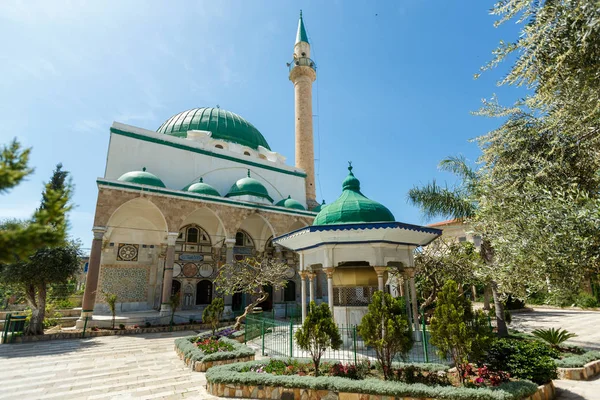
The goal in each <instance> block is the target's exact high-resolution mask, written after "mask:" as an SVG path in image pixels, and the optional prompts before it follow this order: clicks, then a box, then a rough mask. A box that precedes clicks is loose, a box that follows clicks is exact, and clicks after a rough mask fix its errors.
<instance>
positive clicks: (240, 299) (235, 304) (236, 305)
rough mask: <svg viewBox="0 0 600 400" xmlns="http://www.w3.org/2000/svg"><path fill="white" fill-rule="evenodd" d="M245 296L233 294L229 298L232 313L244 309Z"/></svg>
mask: <svg viewBox="0 0 600 400" xmlns="http://www.w3.org/2000/svg"><path fill="white" fill-rule="evenodd" d="M245 300H246V296H245V295H244V293H239V292H238V293H234V294H233V296H232V297H231V309H232V310H233V311H243V309H244V307H246V302H245Z"/></svg>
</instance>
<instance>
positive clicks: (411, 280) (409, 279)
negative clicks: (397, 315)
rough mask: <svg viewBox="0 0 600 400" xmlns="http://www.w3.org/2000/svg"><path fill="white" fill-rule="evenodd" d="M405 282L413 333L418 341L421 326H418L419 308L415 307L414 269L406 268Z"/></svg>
mask: <svg viewBox="0 0 600 400" xmlns="http://www.w3.org/2000/svg"><path fill="white" fill-rule="evenodd" d="M405 279H406V281H407V283H408V285H407V286H408V288H407V291H410V292H409V293H410V300H411V301H410V302H411V306H412V316H413V322H414V328H413V330H414V332H415V334H416V336H415V338H416V339H417V340H420V338H421V335H420V334H419V333H420V332H421V326H420V324H419V307H418V305H417V288H416V286H415V269H414V268H408V269H407V270H406V278H405Z"/></svg>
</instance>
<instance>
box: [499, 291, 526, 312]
mask: <svg viewBox="0 0 600 400" xmlns="http://www.w3.org/2000/svg"><path fill="white" fill-rule="evenodd" d="M521 308H525V302H524V301H523V300H520V299H517V298H515V297H512V296H511V295H510V294H509V295H508V297H507V298H506V300H504V309H505V310H519V309H521Z"/></svg>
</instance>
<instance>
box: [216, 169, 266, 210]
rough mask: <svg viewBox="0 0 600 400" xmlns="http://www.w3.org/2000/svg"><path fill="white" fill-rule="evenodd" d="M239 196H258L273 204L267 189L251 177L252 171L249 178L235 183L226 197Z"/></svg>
mask: <svg viewBox="0 0 600 400" xmlns="http://www.w3.org/2000/svg"><path fill="white" fill-rule="evenodd" d="M237 196H256V197H262V198H263V199H267V200H269V201H270V202H271V203H272V202H273V199H272V198H271V196H269V192H268V191H267V188H266V187H265V186H264V185H263V184H262V183H260V182H259V181H258V180H256V179H254V178H251V177H250V170H248V176H247V177H246V178H242V179H240V180H238V181H237V182H236V183H234V184H233V186H231V189H229V193H227V194H226V195H225V197H237Z"/></svg>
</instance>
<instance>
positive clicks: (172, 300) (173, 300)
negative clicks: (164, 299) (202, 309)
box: [169, 292, 181, 325]
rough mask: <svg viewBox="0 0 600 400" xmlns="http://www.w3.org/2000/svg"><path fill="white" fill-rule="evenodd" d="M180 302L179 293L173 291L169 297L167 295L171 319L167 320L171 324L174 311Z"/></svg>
mask: <svg viewBox="0 0 600 400" xmlns="http://www.w3.org/2000/svg"><path fill="white" fill-rule="evenodd" d="M180 303H181V293H179V292H175V293H173V294H172V295H171V297H169V306H170V307H171V321H170V322H169V324H170V325H173V320H174V319H175V311H176V310H177V307H179V304H180Z"/></svg>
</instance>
